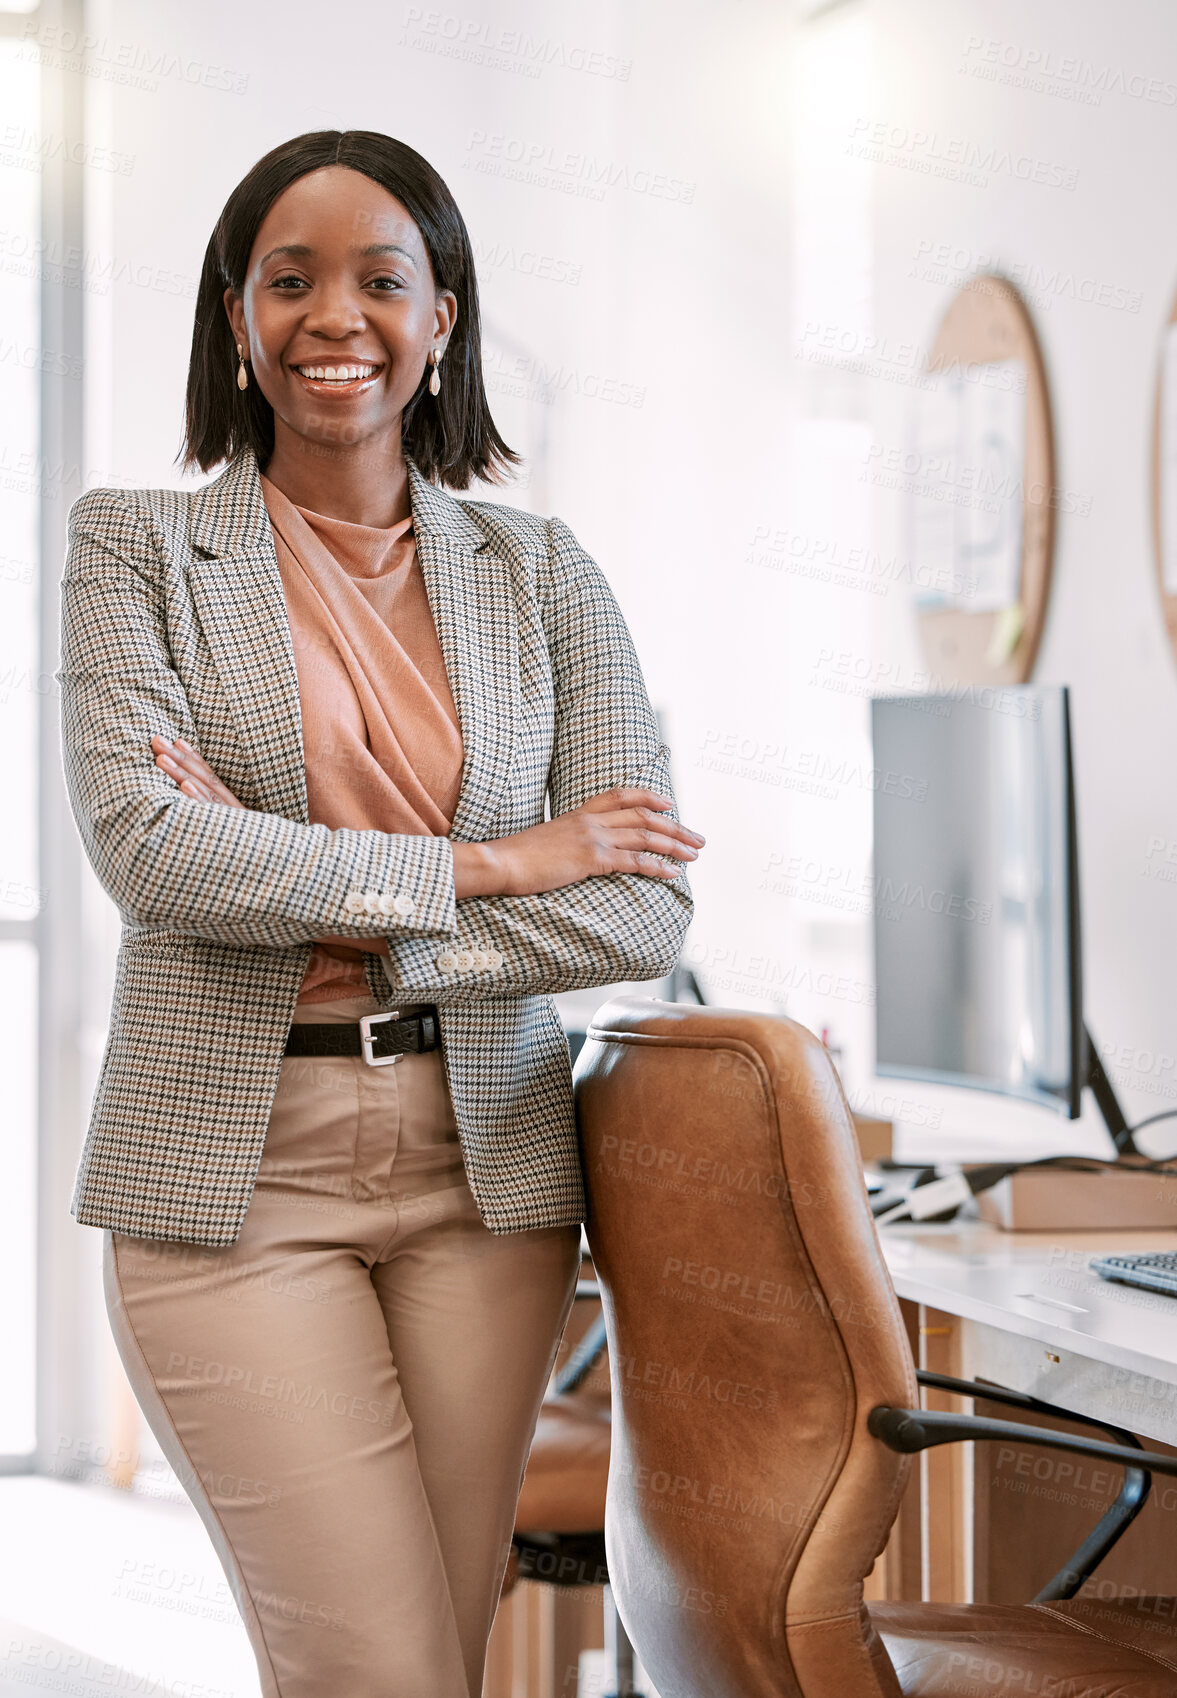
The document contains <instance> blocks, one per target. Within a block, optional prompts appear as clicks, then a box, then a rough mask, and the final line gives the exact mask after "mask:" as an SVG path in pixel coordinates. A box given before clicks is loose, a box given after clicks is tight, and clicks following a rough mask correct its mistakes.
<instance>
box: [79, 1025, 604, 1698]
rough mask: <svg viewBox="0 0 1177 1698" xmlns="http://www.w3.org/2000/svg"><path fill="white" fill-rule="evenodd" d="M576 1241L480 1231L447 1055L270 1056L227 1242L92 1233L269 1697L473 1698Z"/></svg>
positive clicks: (142, 1392) (141, 1398)
mask: <svg viewBox="0 0 1177 1698" xmlns="http://www.w3.org/2000/svg"><path fill="white" fill-rule="evenodd" d="M378 1006H379V1005H378V1004H377V1003H375V1002H373V1001H371V1000H370V999H369V998H368V997H362V998H349V999H347V1000H346V1001H338V1002H322V1003H316V1004H303V1005H302V1006H301V1007H299V1008H297V1009H296V1010H295V1019H296V1020H298V1021H304V1020H318V1021H328V1020H343V1019H353V1020H354V1019H357V1018H358V1017H359V1015H360V1014H365V1013H375V1012H377V1011H378ZM579 1241H580V1229H579V1228H578V1227H574V1226H561V1227H552V1228H546V1229H543V1230H540V1231H533V1232H518V1233H509V1234H506V1235H497V1236H496V1235H495V1234H493V1233H492V1232H490V1231H489V1230H488V1228H487V1227H485V1226H484V1225H483V1223H482V1220H481V1218H480V1217H479V1215H478V1212H477V1209H476V1207H475V1204H474V1199H473V1197H472V1196H471V1194H470V1189H469V1186H468V1184H467V1181H466V1176H465V1171H464V1169H463V1166H462V1158H461V1150H460V1146H459V1143H458V1133H457V1126H456V1123H455V1120H454V1112H453V1104H452V1101H451V1099H450V1094H449V1088H448V1085H447V1083H446V1077H445V1072H444V1067H443V1063H442V1056H441V1051H440V1050H433V1051H431V1052H429V1053H427V1054H425V1055H406V1056H403V1057H402V1058H401V1060H399V1061H398V1062H396V1063H395V1064H394V1065H392V1066H390V1067H369V1066H368V1065H367V1064H366V1063H365V1062H364V1061H363V1060H362V1059H359V1058H357V1059H352V1058H350V1057H334V1056H333V1057H317V1056H316V1057H306V1058H302V1057H286V1058H285V1059H284V1060H283V1062H282V1072H281V1080H280V1083H279V1086H278V1090H277V1093H276V1095H275V1098H274V1103H273V1107H272V1110H271V1115H270V1122H269V1127H268V1130H267V1133H266V1143H265V1149H264V1152H263V1157H262V1162H261V1167H260V1170H259V1172H258V1176H257V1183H256V1187H255V1189H254V1192H253V1196H252V1199H251V1201H250V1205H249V1210H248V1213H247V1214H246V1217H245V1223H244V1226H243V1228H242V1231H241V1235H240V1237H239V1238H238V1240H237V1242H236V1243H235V1244H233V1245H231V1246H228V1247H225V1248H219V1249H209V1248H205V1247H203V1246H200V1245H194V1244H184V1243H171V1242H164V1241H160V1240H153V1239H146V1238H132V1237H127V1236H125V1235H123V1234H120V1233H111V1232H109V1231H108V1232H107V1233H106V1234H105V1242H104V1272H105V1284H106V1303H107V1311H108V1313H109V1315H110V1320H111V1325H112V1328H113V1330H114V1336H115V1340H116V1343H117V1345H118V1349H119V1354H120V1356H121V1357H122V1361H123V1365H124V1367H125V1368H126V1371H127V1374H128V1376H129V1379H130V1382H131V1385H132V1387H133V1389H134V1392H135V1396H136V1398H137V1399H138V1402H139V1405H140V1407H141V1409H142V1410H143V1414H144V1416H145V1418H146V1420H147V1422H148V1424H149V1426H150V1427H151V1430H152V1431H153V1432H154V1434H155V1436H156V1438H157V1439H158V1441H159V1444H160V1446H161V1447H162V1449H163V1451H164V1454H165V1455H166V1456H167V1458H168V1460H169V1462H170V1463H171V1465H172V1467H173V1468H174V1469H175V1471H176V1473H177V1475H178V1476H179V1478H180V1480H181V1482H182V1484H183V1486H184V1489H185V1491H186V1492H187V1493H188V1495H189V1496H190V1497H191V1499H192V1501H193V1503H194V1504H195V1506H196V1508H197V1510H198V1511H199V1512H200V1514H201V1516H202V1518H203V1520H204V1523H205V1525H206V1527H207V1528H208V1531H209V1534H210V1536H211V1538H212V1541H213V1544H214V1545H215V1547H216V1550H217V1554H218V1556H219V1558H220V1561H221V1563H222V1566H223V1567H224V1570H225V1573H226V1576H227V1578H228V1581H229V1584H230V1586H231V1587H232V1589H233V1594H234V1597H235V1598H236V1600H237V1605H238V1608H239V1609H240V1611H241V1614H242V1617H243V1620H244V1622H245V1625H246V1629H247V1631H248V1633H249V1635H250V1640H251V1642H252V1645H253V1648H254V1652H255V1655H256V1657H257V1662H258V1669H259V1673H260V1678H261V1687H262V1691H263V1693H264V1694H265V1698H479V1695H480V1694H481V1691H482V1677H483V1664H484V1660H485V1656H486V1643H487V1639H488V1636H489V1634H490V1629H491V1624H492V1622H493V1619H494V1613H495V1608H496V1605H497V1603H498V1597H499V1589H500V1587H501V1585H502V1579H503V1572H504V1569H505V1566H506V1561H507V1556H508V1551H509V1545H510V1538H511V1531H512V1528H513V1525H514V1517H515V1505H516V1500H517V1498H518V1495H519V1486H520V1482H521V1480H522V1476H523V1469H524V1466H525V1464H526V1460H527V1452H528V1447H529V1444H530V1442H531V1437H532V1434H533V1432H534V1429H535V1423H536V1420H537V1417H538V1414H539V1406H540V1402H541V1400H542V1398H543V1394H544V1390H545V1387H546V1385H547V1381H548V1378H549V1375H550V1373H551V1369H552V1366H553V1362H554V1358H555V1353H556V1349H557V1346H558V1344H559V1340H560V1335H561V1333H562V1331H563V1327H564V1322H565V1319H566V1318H567V1315H568V1311H569V1308H570V1306H571V1303H572V1298H573V1293H574V1291H575V1286H576V1276H577V1271H578V1268H579V1259H580V1258H579Z"/></svg>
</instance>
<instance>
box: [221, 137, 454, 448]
mask: <svg viewBox="0 0 1177 1698" xmlns="http://www.w3.org/2000/svg"><path fill="white" fill-rule="evenodd" d="M224 299H225V309H226V311H227V312H228V314H229V319H230V322H231V324H232V326H233V335H234V339H235V341H237V342H239V343H240V344H241V346H242V348H243V349H244V351H245V357H246V359H247V360H248V361H249V362H250V366H249V372H250V377H251V380H252V381H254V382H256V383H257V384H258V386H259V388H260V389H261V392H262V394H263V395H264V396H265V398H266V400H267V401H268V402H269V403H270V405H271V407H273V409H274V445H275V452H276V453H277V452H278V451H279V450H280V449H281V448H282V447H283V437H284V435H287V436H288V437H292V438H297V439H300V440H301V441H302V442H303V443H308V442H313V443H332V444H334V445H336V446H339V445H357V444H360V443H363V442H371V441H372V440H373V439H374V438H382V439H384V441H385V443H390V442H391V441H393V440H395V441H397V442H399V438H400V421H401V414H402V412H403V411H404V408H405V406H406V404H407V403H408V402H409V401H410V400H411V399H412V398H413V396H414V394H415V393H416V391H417V387H418V385H419V384H420V381H421V376H422V373H423V371H424V369H425V364H426V361H427V359H428V358H429V354H430V350H431V349H434V348H436V349H437V350H438V353H439V354H443V353H444V351H445V346H446V343H447V342H448V340H449V337H450V334H451V332H452V330H453V327H454V321H455V317H456V314H457V298H456V297H455V296H454V295H453V294H452V293H451V292H450V291H449V290H441V291H438V290H437V289H436V287H435V284H434V278H433V270H432V267H431V266H430V263H429V253H428V250H427V249H426V246H425V243H424V241H423V239H422V237H421V232H420V231H419V230H418V228H417V226H416V224H415V223H414V222H413V220H412V219H411V218H410V216H409V214H408V212H407V211H406V209H405V208H404V207H403V206H402V205H401V203H400V201H398V200H397V199H396V198H395V196H393V195H391V194H390V193H389V192H388V190H387V189H384V188H382V187H381V186H380V184H379V183H377V182H374V181H373V180H372V178H371V177H367V176H365V175H364V174H363V173H362V172H359V171H352V170H349V169H348V168H347V167H346V166H342V165H329V166H325V167H324V168H322V169H321V170H318V171H312V172H310V173H308V174H307V175H306V176H305V177H300V178H299V179H298V181H297V182H295V183H292V184H291V186H290V187H289V188H288V189H286V190H284V191H283V193H282V194H280V195H279V196H278V198H277V199H276V200H275V202H274V204H273V205H272V206H271V207H270V210H269V211H268V212H267V214H266V216H265V218H264V219H263V221H262V224H261V227H260V228H259V230H258V232H257V235H256V237H255V238H254V243H253V248H252V250H251V252H250V256H249V267H248V270H247V272H246V277H245V285H244V288H243V290H242V291H241V293H240V294H237V293H236V292H234V291H233V290H231V289H227V290H226V291H225V297H224ZM291 445H293V444H291Z"/></svg>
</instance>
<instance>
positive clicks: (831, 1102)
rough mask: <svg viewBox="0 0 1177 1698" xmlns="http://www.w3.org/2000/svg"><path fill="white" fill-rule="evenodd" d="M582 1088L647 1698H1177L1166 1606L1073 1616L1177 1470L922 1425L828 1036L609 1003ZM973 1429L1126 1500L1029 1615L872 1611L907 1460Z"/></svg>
mask: <svg viewBox="0 0 1177 1698" xmlns="http://www.w3.org/2000/svg"><path fill="white" fill-rule="evenodd" d="M576 1093H577V1104H578V1113H579V1119H580V1126H581V1137H582V1146H583V1157H584V1164H585V1173H586V1179H587V1182H588V1187H589V1196H590V1215H589V1220H588V1223H587V1231H588V1238H589V1243H590V1245H591V1248H592V1253H593V1261H594V1264H595V1267H596V1270H597V1275H598V1279H599V1282H600V1285H601V1288H602V1293H603V1298H604V1307H605V1318H606V1323H607V1329H608V1340H609V1352H610V1357H611V1363H612V1376H613V1423H612V1458H611V1465H610V1474H609V1503H608V1511H607V1516H606V1548H607V1555H608V1564H609V1572H610V1576H611V1580H612V1585H613V1589H614V1594H615V1597H616V1599H617V1603H618V1606H619V1609H620V1612H621V1616H622V1620H623V1621H624V1623H625V1626H626V1628H627V1630H628V1632H629V1635H630V1637H631V1639H632V1640H633V1642H634V1645H635V1647H636V1649H637V1652H638V1655H639V1656H640V1657H641V1659H642V1663H643V1665H644V1666H645V1668H646V1669H647V1670H648V1671H649V1674H650V1678H651V1679H652V1681H653V1683H654V1685H655V1687H656V1688H657V1690H658V1693H659V1695H660V1698H770V1695H771V1698H900V1695H901V1694H906V1695H912V1698H914V1695H917V1694H918V1695H919V1698H948V1695H950V1694H951V1695H952V1698H974V1695H975V1698H1007V1695H1009V1694H1014V1693H1017V1694H1019V1695H1021V1694H1029V1693H1037V1694H1056V1693H1057V1694H1059V1695H1063V1694H1065V1698H1113V1695H1114V1698H1173V1695H1174V1694H1175V1693H1177V1623H1175V1612H1177V1604H1173V1603H1172V1601H1170V1600H1164V1601H1162V1603H1161V1605H1160V1607H1155V1608H1154V1607H1149V1606H1148V1605H1147V1604H1146V1605H1143V1606H1141V1607H1138V1608H1133V1607H1132V1606H1130V1605H1125V1606H1123V1607H1119V1608H1117V1607H1109V1606H1108V1605H1107V1604H1106V1603H1104V1602H1095V1603H1083V1602H1078V1601H1068V1600H1069V1597H1070V1594H1071V1593H1073V1592H1074V1591H1075V1590H1076V1589H1077V1587H1078V1585H1079V1584H1080V1583H1081V1580H1082V1578H1083V1577H1084V1576H1085V1574H1086V1573H1088V1572H1090V1569H1091V1567H1093V1566H1094V1564H1095V1562H1096V1561H1098V1560H1099V1558H1100V1556H1102V1555H1103V1554H1105V1553H1106V1550H1107V1549H1108V1548H1109V1547H1110V1544H1111V1543H1112V1542H1114V1539H1115V1537H1116V1536H1118V1533H1119V1532H1120V1531H1122V1529H1123V1526H1125V1525H1127V1523H1128V1521H1130V1520H1131V1518H1132V1515H1133V1514H1134V1513H1135V1510H1136V1509H1137V1508H1138V1507H1139V1504H1140V1503H1141V1502H1142V1501H1143V1498H1144V1496H1145V1494H1146V1492H1147V1487H1148V1481H1149V1475H1148V1472H1147V1470H1148V1469H1157V1470H1159V1471H1162V1472H1165V1473H1172V1472H1175V1471H1177V1462H1175V1461H1174V1460H1173V1459H1170V1458H1166V1457H1155V1456H1153V1455H1151V1454H1150V1453H1147V1452H1143V1451H1140V1450H1139V1449H1138V1450H1135V1451H1133V1450H1132V1449H1131V1448H1129V1445H1130V1444H1131V1443H1134V1442H1135V1441H1132V1440H1131V1439H1130V1436H1129V1435H1121V1437H1123V1438H1124V1439H1126V1440H1128V1443H1126V1444H1117V1445H1109V1444H1105V1443H1102V1442H1101V1441H1099V1440H1096V1439H1086V1438H1083V1437H1075V1438H1071V1437H1069V1436H1067V1435H1065V1434H1062V1433H1056V1432H1050V1431H1044V1430H1042V1429H1039V1428H1028V1427H1025V1426H1020V1425H1019V1426H1014V1425H1013V1424H1012V1423H1009V1422H1000V1421H978V1420H977V1419H976V1418H974V1417H966V1416H952V1415H932V1414H928V1413H925V1412H921V1411H920V1409H919V1396H918V1389H917V1376H916V1373H915V1370H914V1367H913V1364H912V1360H911V1355H910V1351H909V1348H908V1343H907V1338H906V1334H905V1332H904V1330H903V1327H902V1325H901V1322H900V1316H899V1310H898V1305H897V1303H896V1300H895V1296H894V1291H893V1289H892V1286H891V1282H890V1278H889V1276H888V1273H887V1269H886V1266H885V1263H884V1262H883V1258H882V1255H881V1253H880V1250H879V1246H878V1240H877V1237H876V1234H875V1228H874V1222H873V1220H872V1218H871V1215H870V1212H869V1208H868V1205H867V1200H866V1195H865V1190H864V1186H863V1183H862V1176H861V1168H860V1162H859V1157H858V1151H857V1145H856V1141H855V1137H854V1132H853V1127H852V1123H851V1120H850V1115H849V1111H848V1109H847V1106H846V1102H845V1098H844V1096H843V1094H842V1090H841V1086H840V1084H839V1082H838V1079H837V1076H836V1074H835V1073H834V1070H833V1067H832V1065H831V1063H830V1060H829V1057H828V1055H827V1054H826V1052H825V1050H824V1049H823V1047H822V1046H821V1044H819V1043H818V1041H817V1040H816V1039H815V1038H814V1037H813V1036H812V1035H811V1034H810V1033H809V1032H807V1031H805V1030H804V1028H802V1027H800V1026H798V1025H796V1024H795V1023H794V1022H792V1021H790V1020H787V1019H785V1018H783V1017H780V1016H773V1015H762V1014H755V1013H748V1012H745V1011H741V1010H734V1009H723V1008H711V1007H706V1008H701V1007H697V1006H694V1005H686V1004H675V1003H665V1002H656V1001H653V1000H650V999H644V998H638V997H633V996H619V997H616V998H614V999H613V1000H612V1001H610V1002H608V1003H606V1004H605V1005H604V1006H603V1007H602V1008H601V1009H599V1010H598V1012H597V1014H596V1016H595V1017H594V1021H593V1024H592V1026H591V1027H590V1030H589V1035H588V1041H587V1042H586V1044H585V1046H584V1048H583V1050H582V1052H581V1055H580V1056H579V1058H578V1061H577V1068H576ZM928 1378H931V1377H930V1376H929V1377H928ZM933 1383H942V1384H949V1385H956V1384H958V1383H959V1382H944V1381H934V1380H933ZM977 1389H978V1393H979V1394H981V1395H984V1396H985V1397H986V1398H988V1399H993V1400H995V1401H998V1402H1000V1401H1003V1400H1004V1401H1007V1402H1009V1403H1012V1404H1015V1405H1019V1406H1021V1407H1022V1408H1029V1409H1031V1410H1033V1409H1035V1408H1037V1409H1047V1408H1049V1407H1050V1406H1049V1405H1043V1404H1036V1403H1035V1402H1034V1400H1033V1399H1028V1398H1022V1397H1019V1396H1017V1395H1016V1394H1010V1395H1009V1396H1008V1397H1006V1398H1004V1399H1003V1398H1002V1397H1001V1396H1000V1395H998V1394H996V1393H994V1391H993V1390H991V1389H990V1388H988V1387H986V1388H984V1390H983V1391H982V1388H977ZM1093 1424H1094V1423H1093ZM965 1437H1005V1438H1007V1439H1010V1438H1016V1440H1018V1441H1022V1442H1027V1441H1029V1442H1034V1443H1051V1444H1054V1445H1056V1446H1058V1447H1060V1448H1063V1449H1069V1450H1078V1451H1081V1452H1083V1453H1085V1454H1088V1455H1092V1456H1100V1457H1103V1458H1105V1459H1108V1460H1111V1459H1115V1460H1118V1461H1121V1462H1123V1463H1125V1465H1126V1467H1127V1469H1128V1473H1127V1474H1126V1483H1125V1490H1124V1492H1123V1493H1122V1494H1121V1498H1120V1499H1119V1500H1117V1504H1116V1505H1115V1506H1113V1509H1112V1511H1110V1512H1109V1514H1108V1516H1106V1517H1105V1518H1104V1521H1103V1522H1101V1524H1100V1527H1099V1528H1098V1529H1096V1532H1095V1533H1094V1534H1093V1535H1092V1536H1091V1538H1089V1539H1088V1540H1087V1541H1086V1542H1085V1546H1084V1548H1083V1550H1082V1551H1081V1553H1077V1556H1076V1559H1074V1562H1073V1564H1072V1565H1069V1567H1068V1570H1067V1571H1064V1573H1063V1574H1062V1575H1060V1576H1056V1577H1055V1580H1054V1581H1053V1582H1052V1583H1051V1585H1050V1587H1048V1588H1047V1589H1046V1591H1045V1592H1044V1593H1043V1594H1040V1596H1039V1600H1036V1601H1035V1603H1034V1604H1030V1605H1025V1606H1019V1607H1016V1608H1015V1607H1004V1606H992V1607H991V1606H944V1605H932V1604H920V1603H913V1604H890V1605H886V1606H874V1607H872V1608H871V1609H869V1610H868V1609H867V1608H866V1607H864V1605H863V1601H862V1582H863V1578H864V1576H865V1575H866V1574H867V1573H868V1572H869V1570H870V1568H871V1566H872V1564H873V1563H874V1560H875V1558H876V1556H877V1555H878V1553H879V1552H880V1551H881V1549H882V1547H883V1545H884V1543H885V1542H886V1539H887V1535H888V1532H889V1529H890V1527H891V1524H892V1521H893V1519H894V1517H895V1513H896V1510H897V1508H898V1504H899V1499H900V1495H901V1493H902V1490H903V1486H904V1482H905V1479H906V1476H907V1471H908V1468H909V1466H910V1458H909V1456H907V1455H904V1454H901V1453H900V1452H901V1451H903V1450H916V1449H921V1448H927V1446H929V1445H931V1444H935V1443H940V1442H948V1441H955V1440H957V1439H960V1438H965ZM893 1447H894V1448H893ZM1165 1606H1169V1607H1165Z"/></svg>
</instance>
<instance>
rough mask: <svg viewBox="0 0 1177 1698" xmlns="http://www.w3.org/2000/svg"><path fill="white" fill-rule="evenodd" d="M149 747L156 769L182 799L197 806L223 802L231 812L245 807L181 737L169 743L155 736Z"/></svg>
mask: <svg viewBox="0 0 1177 1698" xmlns="http://www.w3.org/2000/svg"><path fill="white" fill-rule="evenodd" d="M151 747H152V748H153V749H154V751H155V764H156V766H158V767H159V768H161V770H162V771H164V772H166V773H167V775H168V777H169V778H174V779H175V781H176V783H177V784H178V785H179V787H180V789H181V790H182V791H183V792H184V794H185V796H192V797H195V799H196V800H197V801H198V802H225V803H227V804H228V806H229V807H231V808H243V807H244V806H245V803H244V802H239V801H238V800H237V798H236V796H234V794H233V792H232V791H231V790H228V789H226V787H225V786H224V785H223V784H222V783H221V781H220V779H219V778H218V777H217V775H216V773H215V772H214V771H213V769H212V767H211V766H209V765H208V763H207V761H204V760H202V759H201V757H200V756H199V755H198V754H197V752H196V750H195V749H194V748H193V747H192V745H191V743H186V742H185V741H184V739H183V738H182V737H177V738H176V741H175V742H174V743H169V742H168V740H167V738H166V737H160V736H159V735H158V734H157V735H156V736H154V737H153V738H152V739H151Z"/></svg>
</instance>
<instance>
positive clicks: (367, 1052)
mask: <svg viewBox="0 0 1177 1698" xmlns="http://www.w3.org/2000/svg"><path fill="white" fill-rule="evenodd" d="M399 1019H400V1009H399V1008H390V1009H388V1011H387V1012H386V1013H384V1014H361V1015H360V1047H361V1048H362V1049H363V1052H364V1060H365V1061H366V1062H367V1063H368V1066H369V1067H391V1066H392V1063H393V1062H394V1061H400V1059H401V1057H400V1056H399V1055H373V1054H372V1045H373V1042H374V1039H373V1037H372V1027H373V1026H375V1025H376V1024H377V1023H378V1022H379V1021H381V1020H399Z"/></svg>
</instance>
